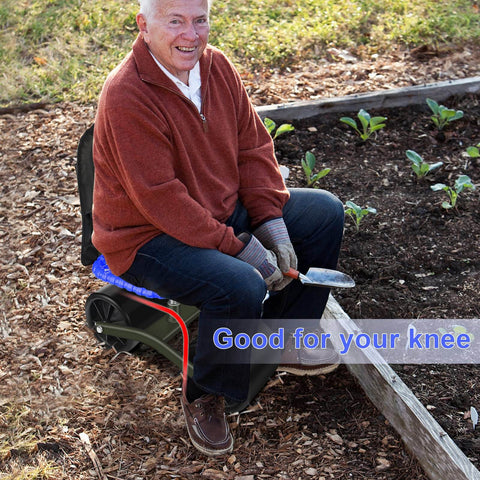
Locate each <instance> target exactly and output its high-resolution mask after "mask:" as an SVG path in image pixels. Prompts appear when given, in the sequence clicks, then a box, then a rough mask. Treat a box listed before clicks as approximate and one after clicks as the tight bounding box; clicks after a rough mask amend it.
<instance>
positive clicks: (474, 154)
mask: <svg viewBox="0 0 480 480" xmlns="http://www.w3.org/2000/svg"><path fill="white" fill-rule="evenodd" d="M479 147H480V143H478V144H477V146H475V147H468V148H467V153H468V155H469V156H470V157H472V158H479V157H480V152H479V150H478V148H479Z"/></svg>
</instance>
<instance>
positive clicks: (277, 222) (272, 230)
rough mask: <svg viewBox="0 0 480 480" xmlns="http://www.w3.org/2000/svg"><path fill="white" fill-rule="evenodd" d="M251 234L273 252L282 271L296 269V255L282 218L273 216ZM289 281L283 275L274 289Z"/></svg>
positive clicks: (289, 279)
mask: <svg viewBox="0 0 480 480" xmlns="http://www.w3.org/2000/svg"><path fill="white" fill-rule="evenodd" d="M253 234H254V235H255V236H256V237H257V238H258V239H259V240H260V242H261V243H262V245H263V246H264V247H265V248H267V249H269V250H272V251H273V252H274V253H275V255H276V256H277V260H278V266H279V267H280V270H281V271H282V272H284V273H286V272H288V270H290V268H294V269H295V270H296V269H297V264H298V262H297V255H296V254H295V250H294V249H293V245H292V242H291V241H290V236H289V235H288V231H287V227H286V225H285V222H284V221H283V218H274V219H273V220H269V221H268V222H265V223H264V224H263V225H260V227H258V228H257V229H255V230H254V232H253ZM291 281H292V279H291V278H290V277H283V279H282V280H281V281H280V282H279V284H277V285H276V290H281V289H282V288H285V287H286V286H287V285H288V284H289V283H290V282H291Z"/></svg>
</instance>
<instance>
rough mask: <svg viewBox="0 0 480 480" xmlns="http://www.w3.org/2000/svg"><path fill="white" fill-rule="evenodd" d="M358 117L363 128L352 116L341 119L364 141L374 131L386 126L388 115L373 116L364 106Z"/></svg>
mask: <svg viewBox="0 0 480 480" xmlns="http://www.w3.org/2000/svg"><path fill="white" fill-rule="evenodd" d="M357 117H358V119H359V120H360V126H361V129H360V127H359V126H358V124H357V122H356V121H355V120H354V119H353V118H351V117H342V118H341V119H340V121H341V122H343V123H346V124H347V125H349V126H350V127H352V128H353V129H354V130H355V132H357V133H358V135H359V136H360V138H361V139H362V140H363V141H364V142H365V141H367V140H368V139H369V138H370V136H371V135H372V134H373V133H374V132H376V131H377V130H381V129H382V128H383V127H385V120H386V119H387V117H371V116H370V114H369V113H368V112H367V111H365V110H363V108H362V109H361V110H360V111H359V112H358V114H357Z"/></svg>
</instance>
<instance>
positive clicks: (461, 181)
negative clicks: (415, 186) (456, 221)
mask: <svg viewBox="0 0 480 480" xmlns="http://www.w3.org/2000/svg"><path fill="white" fill-rule="evenodd" d="M430 188H431V189H432V190H433V191H434V192H438V191H441V190H443V191H444V192H445V193H446V194H447V195H448V198H449V200H450V201H449V202H447V201H445V202H442V207H443V208H445V210H448V209H450V208H455V207H456V205H457V200H458V196H459V195H460V193H461V192H463V190H464V189H465V188H471V189H472V190H475V185H474V184H473V183H472V181H471V180H470V177H469V176H467V175H460V176H459V177H458V178H457V179H456V180H455V185H454V187H453V188H452V187H450V186H448V185H445V184H444V183H436V184H435V185H432V186H431V187H430Z"/></svg>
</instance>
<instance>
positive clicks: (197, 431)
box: [182, 395, 233, 456]
mask: <svg viewBox="0 0 480 480" xmlns="http://www.w3.org/2000/svg"><path fill="white" fill-rule="evenodd" d="M182 407H183V414H184V415H185V421H186V423H187V431H188V435H189V436H190V440H191V441H192V443H193V445H194V446H195V448H197V449H198V450H199V451H200V452H202V453H204V454H205V455H209V456H215V455H223V454H225V453H229V452H231V451H232V450H233V437H232V434H231V433H230V427H229V426H228V422H227V418H226V416H225V402H224V399H223V397H217V396H216V395H203V396H202V397H200V398H197V399H196V400H194V401H193V402H191V403H188V402H187V401H186V400H185V399H184V398H183V397H182Z"/></svg>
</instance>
